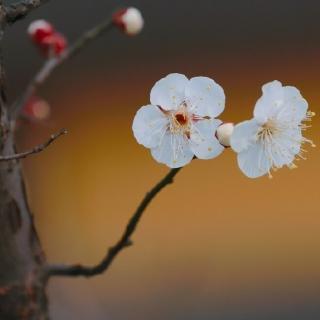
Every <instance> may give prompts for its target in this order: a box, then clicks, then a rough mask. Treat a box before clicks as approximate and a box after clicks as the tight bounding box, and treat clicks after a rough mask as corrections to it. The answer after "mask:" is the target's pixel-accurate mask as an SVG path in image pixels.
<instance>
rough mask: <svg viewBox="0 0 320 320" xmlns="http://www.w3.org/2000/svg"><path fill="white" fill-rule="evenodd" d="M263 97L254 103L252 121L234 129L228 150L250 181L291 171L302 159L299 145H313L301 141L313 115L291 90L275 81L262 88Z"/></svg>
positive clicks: (295, 90) (297, 91)
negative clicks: (286, 170)
mask: <svg viewBox="0 0 320 320" xmlns="http://www.w3.org/2000/svg"><path fill="white" fill-rule="evenodd" d="M262 92H263V95H262V97H261V98H260V99H259V100H258V101H257V103H256V106H255V109H254V117H253V119H251V120H248V121H244V122H242V123H240V124H238V125H236V126H235V128H234V131H233V134H232V136H231V147H232V149H233V150H234V151H235V152H237V153H238V164H239V167H240V169H241V170H242V172H243V173H244V174H245V175H247V176H248V177H250V178H257V177H260V176H263V175H265V174H269V177H271V170H272V169H274V170H276V169H278V168H281V167H283V166H285V165H286V166H288V167H289V168H294V167H296V165H295V164H294V160H295V159H296V158H297V157H298V158H304V156H303V152H304V150H303V149H302V148H301V146H302V144H303V143H306V142H307V143H310V144H311V145H312V146H314V145H313V143H312V141H311V140H309V139H306V138H304V137H303V135H302V132H303V130H305V129H306V128H308V127H309V126H308V125H307V124H306V123H305V121H310V120H311V117H312V116H313V115H314V114H313V113H312V112H310V111H307V110H308V103H307V101H306V100H305V99H304V98H303V97H302V95H301V93H300V91H299V90H298V89H297V88H295V87H290V86H282V84H281V83H280V82H279V81H273V82H270V83H267V84H266V85H264V86H263V87H262Z"/></svg>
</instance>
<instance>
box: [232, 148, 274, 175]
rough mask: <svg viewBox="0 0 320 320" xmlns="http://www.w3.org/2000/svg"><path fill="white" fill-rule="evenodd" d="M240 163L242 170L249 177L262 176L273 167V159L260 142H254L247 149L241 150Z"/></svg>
mask: <svg viewBox="0 0 320 320" xmlns="http://www.w3.org/2000/svg"><path fill="white" fill-rule="evenodd" d="M238 164H239V167H240V169H241V171H242V172H243V173H244V174H245V175H246V176H247V177H249V178H258V177H261V176H263V175H265V174H266V173H268V172H269V171H270V169H271V161H270V159H269V158H268V156H267V155H266V153H265V151H264V148H263V146H262V144H260V143H254V144H252V145H251V146H250V147H249V148H248V149H247V150H245V151H242V152H240V153H239V154H238Z"/></svg>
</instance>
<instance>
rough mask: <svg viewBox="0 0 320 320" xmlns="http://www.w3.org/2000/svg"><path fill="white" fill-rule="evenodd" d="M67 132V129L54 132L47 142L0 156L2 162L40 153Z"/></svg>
mask: <svg viewBox="0 0 320 320" xmlns="http://www.w3.org/2000/svg"><path fill="white" fill-rule="evenodd" d="M65 134H67V130H66V129H62V130H60V131H59V132H57V133H55V134H52V135H51V136H50V138H49V140H47V141H46V142H45V143H42V144H40V145H38V146H36V147H34V148H33V149H31V150H29V151H25V152H22V153H17V154H13V155H9V156H2V157H0V162H3V161H11V160H21V159H24V158H27V157H28V156H30V155H33V154H37V153H40V152H42V151H44V150H45V149H47V148H48V147H49V146H50V145H51V144H52V143H53V142H54V141H56V140H57V139H58V138H60V137H61V136H63V135H65Z"/></svg>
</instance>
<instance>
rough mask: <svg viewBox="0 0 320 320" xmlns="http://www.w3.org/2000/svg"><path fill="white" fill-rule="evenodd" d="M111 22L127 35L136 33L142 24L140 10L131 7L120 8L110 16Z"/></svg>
mask: <svg viewBox="0 0 320 320" xmlns="http://www.w3.org/2000/svg"><path fill="white" fill-rule="evenodd" d="M112 22H113V24H114V25H115V26H117V27H118V28H119V29H120V30H121V31H123V32H124V33H126V34H127V35H130V36H133V35H136V34H138V33H139V32H140V31H141V30H142V28H143V25H144V21H143V17H142V15H141V12H140V11H139V10H138V9H136V8H133V7H130V8H125V9H121V10H119V11H117V12H115V13H114V14H113V16H112Z"/></svg>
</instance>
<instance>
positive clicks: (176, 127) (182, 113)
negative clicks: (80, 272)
mask: <svg viewBox="0 0 320 320" xmlns="http://www.w3.org/2000/svg"><path fill="white" fill-rule="evenodd" d="M190 120H191V117H190V114H189V113H188V111H187V105H186V104H185V103H183V104H182V105H181V106H180V107H179V109H178V110H177V111H175V112H172V113H170V131H171V132H172V133H175V134H185V135H187V136H189V132H190V125H191V121H190Z"/></svg>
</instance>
